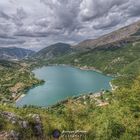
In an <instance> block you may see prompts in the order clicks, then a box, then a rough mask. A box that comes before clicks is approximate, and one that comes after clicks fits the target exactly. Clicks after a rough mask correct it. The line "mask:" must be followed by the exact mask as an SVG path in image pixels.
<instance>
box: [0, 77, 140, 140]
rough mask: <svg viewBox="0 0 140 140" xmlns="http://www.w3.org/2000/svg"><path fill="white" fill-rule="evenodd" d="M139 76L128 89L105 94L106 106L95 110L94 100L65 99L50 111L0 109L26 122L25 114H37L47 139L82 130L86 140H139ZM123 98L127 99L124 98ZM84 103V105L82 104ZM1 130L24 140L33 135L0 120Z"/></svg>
mask: <svg viewBox="0 0 140 140" xmlns="http://www.w3.org/2000/svg"><path fill="white" fill-rule="evenodd" d="M139 85H140V77H137V79H136V80H135V82H134V84H133V85H132V86H131V87H129V88H120V89H118V90H117V91H115V92H113V93H112V94H108V95H105V97H104V98H108V101H109V103H110V104H109V105H108V106H104V107H96V106H95V103H94V101H91V100H90V99H85V100H83V101H81V102H73V100H71V99H70V100H69V102H68V103H66V104H63V105H62V104H61V105H59V106H56V107H55V108H51V109H50V110H46V109H41V108H38V109H37V108H32V107H31V108H20V109H18V108H13V107H10V106H5V107H3V106H0V110H4V111H10V112H14V113H16V114H17V115H20V116H23V117H24V119H26V120H28V121H29V122H30V123H31V122H32V121H31V118H29V116H28V115H29V114H31V113H33V114H36V113H37V114H40V116H41V120H42V124H43V130H44V133H45V135H47V136H50V134H51V132H52V130H54V129H56V128H58V129H60V130H61V131H62V130H86V131H88V132H89V133H88V135H89V138H88V140H93V139H95V140H136V139H139V131H140V105H139V100H140V96H139V94H140V87H139ZM126 97H127V98H126ZM83 102H86V105H85V104H84V103H83ZM0 118H1V120H2V122H5V124H4V125H2V126H1V130H6V131H8V130H11V129H14V130H16V131H18V132H21V133H22V134H24V137H26V139H28V138H29V136H30V135H31V134H32V133H33V132H32V129H31V126H30V131H29V129H28V131H22V130H20V129H19V128H18V126H17V124H15V125H13V124H9V123H8V122H7V120H5V119H4V118H2V117H0Z"/></svg>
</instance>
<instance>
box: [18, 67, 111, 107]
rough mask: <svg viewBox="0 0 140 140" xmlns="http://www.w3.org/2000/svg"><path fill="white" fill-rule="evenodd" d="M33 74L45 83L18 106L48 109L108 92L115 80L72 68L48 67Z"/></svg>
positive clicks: (19, 102) (27, 95)
mask: <svg viewBox="0 0 140 140" xmlns="http://www.w3.org/2000/svg"><path fill="white" fill-rule="evenodd" d="M33 73H34V74H35V76H36V77H37V78H38V79H42V80H44V81H45V83H44V84H43V85H40V86H37V87H34V88H32V89H30V90H28V92H27V94H26V96H24V97H23V98H21V99H19V100H18V101H17V102H16V105H17V106H24V105H34V106H43V107H47V106H49V105H54V104H55V103H57V102H59V101H62V100H64V99H66V98H68V97H72V96H78V95H81V94H85V93H90V92H98V91H100V90H102V89H104V90H108V89H110V88H111V87H110V85H109V82H110V81H111V80H112V79H113V78H112V77H110V76H106V75H104V74H101V73H98V72H96V71H89V70H80V69H78V68H74V67H70V66H46V67H42V68H39V69H35V70H34V71H33Z"/></svg>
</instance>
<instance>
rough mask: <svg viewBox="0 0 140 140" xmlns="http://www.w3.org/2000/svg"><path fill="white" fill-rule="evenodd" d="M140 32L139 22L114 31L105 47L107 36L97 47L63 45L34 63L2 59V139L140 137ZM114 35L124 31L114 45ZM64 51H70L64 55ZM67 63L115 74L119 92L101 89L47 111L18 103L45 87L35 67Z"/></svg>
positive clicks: (109, 139) (34, 57) (36, 56)
mask: <svg viewBox="0 0 140 140" xmlns="http://www.w3.org/2000/svg"><path fill="white" fill-rule="evenodd" d="M139 28H140V27H139V22H137V23H135V24H133V25H130V26H128V27H125V28H123V29H120V30H118V31H116V32H113V33H112V34H111V33H110V34H109V38H110V36H111V40H110V39H109V40H108V41H107V43H105V44H103V43H102V42H101V44H100V41H101V40H102V39H103V42H104V36H103V38H102V37H101V38H102V39H101V38H100V39H99V42H98V41H97V40H96V43H95V44H94V43H93V46H92V45H90V43H91V42H89V43H86V44H88V45H81V46H79V45H78V47H76V46H72V48H71V46H70V45H66V44H63V45H64V46H63V45H62V44H60V43H58V44H54V45H52V46H51V47H50V48H46V49H43V51H39V52H37V53H36V54H34V55H32V56H31V57H30V58H28V59H27V58H26V57H25V58H24V59H22V60H19V61H16V62H15V61H11V60H9V59H8V60H0V138H1V137H2V138H4V137H6V136H8V137H10V138H11V137H14V138H15V139H16V138H18V139H23V140H24V139H44V140H45V139H50V140H51V139H52V131H53V130H54V129H56V128H57V129H59V130H60V131H63V130H85V131H87V132H88V140H93V139H95V140H100V139H101V140H126V139H127V140H136V139H139V138H140V135H139V130H140V104H139V100H140V96H139V95H140V86H139V85H140V54H139V52H140V36H139ZM127 29H128V30H127ZM126 31H127V35H125V36H124V35H123V36H122V38H121V37H120V36H119V35H120V34H121V35H122V34H123V33H124V34H126ZM114 33H115V34H117V33H118V34H117V35H116V36H117V39H116V37H115V39H114V40H113V41H112V36H113V35H114ZM107 36H108V35H107ZM118 36H119V39H118ZM130 38H131V39H130ZM105 39H106V37H105ZM126 40H127V41H126ZM116 41H117V42H116ZM86 42H87V41H86ZM98 43H99V45H98ZM57 45H58V48H57ZM82 46H84V48H83V47H82ZM53 47H54V48H53ZM61 47H62V51H61V49H59V48H61ZM63 47H66V48H67V49H66V50H65V51H64V49H63ZM79 48H80V49H79ZM54 52H55V53H54ZM48 56H49V58H48ZM61 64H65V65H71V66H75V67H79V68H81V69H84V70H85V69H86V70H87V69H94V70H98V71H100V72H102V73H103V74H109V75H113V76H115V78H114V79H113V81H111V83H112V86H116V87H117V88H116V89H115V90H105V91H104V94H102V93H100V91H99V96H96V97H95V95H94V94H93V93H90V94H86V93H84V95H82V96H81V95H80V96H78V97H69V98H67V99H66V100H64V101H62V102H59V103H57V104H55V105H53V106H50V107H47V108H44V107H37V106H32V105H30V106H26V105H25V106H23V107H22V108H20V107H17V106H15V105H14V103H15V99H16V98H17V97H19V96H20V95H22V94H24V93H25V92H26V90H27V89H30V88H32V87H33V86H37V85H40V84H43V82H44V81H42V80H39V79H37V78H36V77H35V75H34V74H33V73H32V70H33V69H35V68H40V67H43V66H50V65H61ZM63 74H64V73H63ZM46 78H47V77H46ZM46 80H47V79H46ZM83 81H84V80H83ZM83 87H84V86H83ZM23 130H24V131H23Z"/></svg>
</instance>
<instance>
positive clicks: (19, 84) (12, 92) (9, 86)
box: [0, 60, 42, 103]
mask: <svg viewBox="0 0 140 140" xmlns="http://www.w3.org/2000/svg"><path fill="white" fill-rule="evenodd" d="M41 82H42V81H39V80H38V79H36V78H35V77H34V75H33V74H32V73H31V71H30V69H29V67H28V65H27V64H25V63H18V62H12V61H6V60H0V102H2V103H9V102H13V101H15V100H16V99H17V98H18V97H19V96H20V95H21V94H23V93H24V90H27V89H28V88H31V87H32V86H33V85H36V84H40V83H41Z"/></svg>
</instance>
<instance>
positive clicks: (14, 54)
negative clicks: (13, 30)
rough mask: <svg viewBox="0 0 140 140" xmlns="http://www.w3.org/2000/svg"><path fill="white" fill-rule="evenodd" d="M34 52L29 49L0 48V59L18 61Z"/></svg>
mask: <svg viewBox="0 0 140 140" xmlns="http://www.w3.org/2000/svg"><path fill="white" fill-rule="evenodd" d="M34 53H35V52H34V51H32V50H29V49H24V48H18V47H0V59H6V60H9V59H10V60H20V59H24V58H28V57H29V56H31V55H33V54H34Z"/></svg>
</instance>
